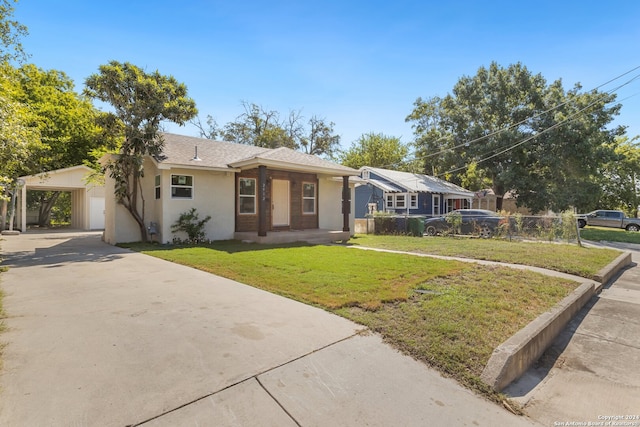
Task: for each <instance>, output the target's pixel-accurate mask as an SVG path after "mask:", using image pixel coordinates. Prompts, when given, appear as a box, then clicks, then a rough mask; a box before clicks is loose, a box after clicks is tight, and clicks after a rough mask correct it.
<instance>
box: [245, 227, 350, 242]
mask: <svg viewBox="0 0 640 427" xmlns="http://www.w3.org/2000/svg"><path fill="white" fill-rule="evenodd" d="M350 237H351V233H350V232H349V231H338V230H322V229H313V230H283V231H268V232H267V235H266V236H259V235H258V233H257V232H255V231H242V232H240V231H237V232H235V234H234V238H235V239H236V240H241V241H243V242H250V243H263V244H264V243H266V244H278V243H294V242H306V243H319V244H323V243H334V242H338V241H340V242H346V241H348V240H349V238H350Z"/></svg>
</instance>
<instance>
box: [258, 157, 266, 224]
mask: <svg viewBox="0 0 640 427" xmlns="http://www.w3.org/2000/svg"><path fill="white" fill-rule="evenodd" d="M266 235H267V167H266V166H264V165H260V166H258V236H266Z"/></svg>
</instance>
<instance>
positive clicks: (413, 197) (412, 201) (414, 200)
mask: <svg viewBox="0 0 640 427" xmlns="http://www.w3.org/2000/svg"><path fill="white" fill-rule="evenodd" d="M409 209H418V195H417V194H409Z"/></svg>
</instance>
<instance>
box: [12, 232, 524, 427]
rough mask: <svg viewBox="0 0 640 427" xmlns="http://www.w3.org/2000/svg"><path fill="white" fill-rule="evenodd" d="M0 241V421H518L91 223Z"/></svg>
mask: <svg viewBox="0 0 640 427" xmlns="http://www.w3.org/2000/svg"><path fill="white" fill-rule="evenodd" d="M0 248H1V249H2V252H1V254H2V257H3V258H4V261H3V263H2V265H5V266H8V267H9V271H7V272H5V273H2V274H0V281H1V286H2V289H3V291H4V293H5V298H4V309H5V312H6V315H7V316H8V317H7V319H6V320H5V324H6V326H7V331H6V332H4V333H3V334H2V335H1V336H0V341H2V342H3V343H5V347H4V350H3V355H2V358H3V361H4V365H3V370H2V373H1V375H0V389H1V393H2V394H1V395H0V425H7V426H36V425H38V426H40V425H47V426H70V425H72V426H94V425H95V426H125V425H145V426H176V425H199V426H204V425H212V426H213V425H215V426H243V425H246V426H262V425H265V426H334V425H341V426H363V425H369V426H393V425H402V426H425V425H444V426H447V425H451V426H453V425H455V426H461V425H469V426H495V425H509V426H520V425H523V426H525V425H532V424H533V423H532V421H531V420H529V419H527V418H525V417H518V416H515V415H512V414H511V413H510V412H507V411H506V410H504V409H503V408H502V407H500V406H497V405H495V404H493V403H491V402H488V401H486V400H484V399H482V398H480V397H478V396H476V395H474V394H473V393H471V392H469V391H468V390H466V389H464V388H462V387H460V386H459V385H458V384H457V383H455V382H454V381H452V380H450V379H446V378H442V377H441V376H440V375H439V374H438V373H437V372H436V371H434V370H432V369H429V368H427V367H426V366H425V365H424V364H422V363H418V362H416V361H414V360H413V359H411V358H409V357H406V356H403V355H401V354H399V353H398V352H396V351H395V350H393V349H392V348H390V347H389V346H387V345H386V344H384V343H383V342H382V341H381V339H380V338H379V337H378V336H376V335H373V334H367V333H359V332H360V331H361V327H360V326H358V325H356V324H354V323H352V322H350V321H347V320H345V319H342V318H340V317H337V316H334V315H332V314H330V313H327V312H325V311H323V310H320V309H317V308H313V307H310V306H307V305H304V304H300V303H297V302H295V301H292V300H289V299H286V298H282V297H279V296H276V295H273V294H270V293H267V292H264V291H261V290H258V289H255V288H251V287H249V286H245V285H243V284H240V283H237V282H233V281H231V280H227V279H223V278H220V277H217V276H214V275H211V274H207V273H204V272H200V271H197V270H194V269H191V268H188V267H184V266H180V265H176V264H172V263H169V262H166V261H162V260H159V259H155V258H152V257H148V256H145V255H142V254H138V253H133V252H130V251H127V250H123V249H119V248H116V247H112V246H109V245H106V244H104V243H102V242H101V241H100V235H99V233H48V234H46V233H45V234H40V233H26V234H22V235H20V236H3V240H2V241H0Z"/></svg>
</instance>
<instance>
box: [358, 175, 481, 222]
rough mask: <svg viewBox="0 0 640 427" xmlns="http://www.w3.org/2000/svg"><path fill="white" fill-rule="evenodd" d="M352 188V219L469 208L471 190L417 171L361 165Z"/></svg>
mask: <svg viewBox="0 0 640 427" xmlns="http://www.w3.org/2000/svg"><path fill="white" fill-rule="evenodd" d="M360 178H361V179H362V182H361V183H360V184H359V185H358V186H357V187H356V190H355V198H356V207H355V215H356V218H365V217H366V216H367V215H369V214H372V213H373V212H376V211H378V212H391V213H396V214H406V215H426V216H436V215H442V214H444V213H447V212H451V211H452V210H454V209H467V208H470V207H471V201H472V200H473V197H474V193H473V192H472V191H469V190H466V189H464V188H462V187H460V186H458V185H455V184H452V183H450V182H447V181H444V180H442V179H439V178H436V177H433V176H429V175H422V174H418V173H409V172H398V171H393V170H389V169H381V168H373V167H369V166H364V167H362V168H360Z"/></svg>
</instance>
